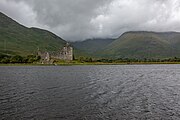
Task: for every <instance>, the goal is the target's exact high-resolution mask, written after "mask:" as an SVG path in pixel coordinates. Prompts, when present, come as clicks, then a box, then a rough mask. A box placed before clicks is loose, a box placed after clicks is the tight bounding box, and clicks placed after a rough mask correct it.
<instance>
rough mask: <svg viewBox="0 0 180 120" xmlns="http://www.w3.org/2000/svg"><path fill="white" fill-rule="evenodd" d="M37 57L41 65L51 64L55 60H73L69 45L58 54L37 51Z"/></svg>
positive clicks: (71, 49)
mask: <svg viewBox="0 0 180 120" xmlns="http://www.w3.org/2000/svg"><path fill="white" fill-rule="evenodd" d="M38 55H39V56H40V57H41V62H42V63H44V64H45V63H53V61H54V60H55V59H59V60H65V61H71V60H73V48H72V47H71V46H70V44H69V43H66V45H65V46H64V47H63V48H62V49H61V50H60V51H58V52H41V51H38Z"/></svg>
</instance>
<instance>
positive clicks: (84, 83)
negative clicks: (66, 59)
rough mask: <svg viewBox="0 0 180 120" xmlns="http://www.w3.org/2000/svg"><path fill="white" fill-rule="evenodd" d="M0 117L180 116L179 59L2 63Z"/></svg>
mask: <svg viewBox="0 0 180 120" xmlns="http://www.w3.org/2000/svg"><path fill="white" fill-rule="evenodd" d="M0 119H5V120H6V119H7V120H18V119H23V120H24V119H25V120H26V119H33V120H34V119H37V120H42V119H46V120H51V119H52V120H54V119H57V120H59V119H60V120H61V119H62V120H101V119H102V120H104V119H107V120H111V119H112V120H126V119H127V120H129V119H130V120H131V119H134V120H136V119H138V120H139V119H141V120H144V119H151V120H154V119H156V120H159V119H162V120H171V119H172V120H179V119H180V65H129V66H126V65H121V66H43V67H41V66H24V67H0Z"/></svg>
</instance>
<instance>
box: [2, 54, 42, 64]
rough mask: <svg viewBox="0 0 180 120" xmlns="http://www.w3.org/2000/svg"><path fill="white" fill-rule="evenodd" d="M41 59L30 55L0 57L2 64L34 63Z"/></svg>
mask: <svg viewBox="0 0 180 120" xmlns="http://www.w3.org/2000/svg"><path fill="white" fill-rule="evenodd" d="M40 59H41V57H40V56H37V55H28V56H26V57H23V56H20V55H15V56H8V55H0V63H34V62H38V61H40Z"/></svg>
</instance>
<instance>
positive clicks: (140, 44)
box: [96, 31, 180, 59]
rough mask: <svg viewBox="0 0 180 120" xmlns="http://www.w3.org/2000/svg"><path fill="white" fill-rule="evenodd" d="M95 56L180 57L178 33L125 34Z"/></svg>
mask: <svg viewBox="0 0 180 120" xmlns="http://www.w3.org/2000/svg"><path fill="white" fill-rule="evenodd" d="M96 54H98V55H99V56H101V57H108V58H138V59H144V58H168V57H175V56H176V57H180V33H177V32H164V33H158V32H145V31H137V32H126V33H124V34H123V35H121V36H120V37H119V38H118V39H116V40H115V41H114V42H112V43H111V44H109V45H108V46H106V47H105V48H104V49H103V50H101V51H98V52H97V53H96Z"/></svg>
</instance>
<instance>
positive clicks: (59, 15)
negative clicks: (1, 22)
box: [0, 0, 180, 41]
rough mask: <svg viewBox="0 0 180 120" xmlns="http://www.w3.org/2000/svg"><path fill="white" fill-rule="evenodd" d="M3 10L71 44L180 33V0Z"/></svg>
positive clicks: (34, 0) (54, 3)
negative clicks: (135, 34) (130, 35)
mask: <svg viewBox="0 0 180 120" xmlns="http://www.w3.org/2000/svg"><path fill="white" fill-rule="evenodd" d="M15 9H16V10H15ZM0 10H1V11H3V12H5V13H7V14H8V15H9V16H11V17H13V18H15V19H16V20H18V21H20V22H21V23H23V24H25V25H27V26H37V27H41V28H45V29H48V30H50V31H52V32H54V33H56V34H57V35H59V36H61V37H63V38H64V39H66V40H71V41H75V40H83V39H87V38H96V37H101V38H106V37H118V36H120V34H122V33H123V32H125V31H131V30H148V31H152V30H153V31H180V27H179V25H180V1H179V0H1V2H0Z"/></svg>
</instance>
